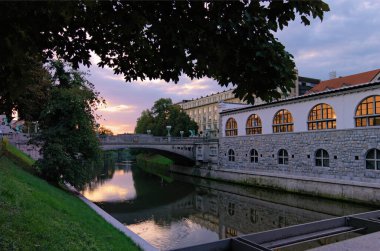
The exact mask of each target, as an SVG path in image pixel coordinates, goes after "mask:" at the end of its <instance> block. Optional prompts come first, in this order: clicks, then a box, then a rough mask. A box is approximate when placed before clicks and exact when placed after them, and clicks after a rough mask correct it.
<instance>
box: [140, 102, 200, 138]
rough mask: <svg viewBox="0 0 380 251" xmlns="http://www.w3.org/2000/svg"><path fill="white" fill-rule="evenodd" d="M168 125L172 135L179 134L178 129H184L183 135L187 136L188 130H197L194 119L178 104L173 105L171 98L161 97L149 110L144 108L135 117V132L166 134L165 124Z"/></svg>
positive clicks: (156, 134)
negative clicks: (148, 131)
mask: <svg viewBox="0 0 380 251" xmlns="http://www.w3.org/2000/svg"><path fill="white" fill-rule="evenodd" d="M168 125H170V126H171V130H170V134H171V135H172V136H180V131H184V134H183V135H184V136H189V135H190V133H189V130H195V131H197V130H198V125H197V123H195V121H193V120H191V118H190V117H189V116H188V115H187V114H186V113H185V112H184V111H183V110H181V107H179V106H178V105H173V103H172V100H171V99H165V98H161V99H159V100H157V101H156V102H154V105H153V107H152V108H151V109H150V110H145V111H143V112H142V113H141V116H140V117H139V118H138V119H137V123H136V128H135V132H136V133H147V130H151V133H152V134H153V135H155V136H166V135H167V134H168V131H167V129H166V126H168Z"/></svg>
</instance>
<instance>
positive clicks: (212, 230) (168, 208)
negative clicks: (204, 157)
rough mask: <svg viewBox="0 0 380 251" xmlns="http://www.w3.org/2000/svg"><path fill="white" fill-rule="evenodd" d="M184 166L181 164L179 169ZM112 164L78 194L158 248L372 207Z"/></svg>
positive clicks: (206, 240)
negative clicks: (166, 179)
mask: <svg viewBox="0 0 380 251" xmlns="http://www.w3.org/2000/svg"><path fill="white" fill-rule="evenodd" d="M184 168H186V167H184ZM174 179H175V181H174V182H171V183H165V182H163V181H162V180H161V178H158V177H156V176H153V175H150V174H146V173H144V172H143V171H141V170H140V169H139V168H138V167H135V166H134V165H133V164H131V163H125V162H124V163H116V164H114V165H113V166H112V167H111V168H109V169H108V170H105V171H104V174H102V175H101V176H99V178H98V179H97V180H96V181H95V182H93V183H92V184H91V185H90V186H89V187H88V188H87V189H86V190H84V191H83V192H82V193H83V194H84V195H85V196H86V197H87V198H88V199H90V200H92V201H94V202H96V203H97V204H98V205H99V206H101V207H102V208H103V209H104V210H105V211H107V212H108V213H110V214H111V215H112V216H114V217H115V218H116V219H118V220H119V221H120V222H122V223H124V224H125V225H126V226H127V227H128V228H130V229H131V230H132V231H134V232H135V233H137V234H138V235H140V236H141V237H142V238H144V239H146V240H147V241H148V242H150V243H151V244H152V245H154V246H155V247H157V248H159V249H164V250H165V249H173V248H179V247H186V246H191V245H196V244H201V243H206V242H210V241H216V240H219V239H224V238H228V237H232V236H236V235H241V234H248V233H252V232H259V231H264V230H269V229H274V228H279V227H284V226H290V225H294V224H300V223H306V222H311V221H316V220H321V219H326V218H331V217H335V216H341V215H348V214H353V213H358V212H364V211H370V210H374V208H370V207H366V206H361V205H358V204H350V203H343V202H336V201H332V200H323V199H316V198H314V197H308V196H297V195H294V194H287V193H280V192H274V191H270V190H264V189H258V188H253V187H245V186H237V185H231V184H225V183H220V182H214V181H210V180H205V179H196V178H191V177H186V176H180V175H176V176H174Z"/></svg>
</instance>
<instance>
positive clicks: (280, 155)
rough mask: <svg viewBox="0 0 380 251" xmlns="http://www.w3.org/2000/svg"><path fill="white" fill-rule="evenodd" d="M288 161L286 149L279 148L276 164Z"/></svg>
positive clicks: (283, 163)
mask: <svg viewBox="0 0 380 251" xmlns="http://www.w3.org/2000/svg"><path fill="white" fill-rule="evenodd" d="M288 163H289V155H288V151H286V150H285V149H280V151H278V164H280V165H287V164H288Z"/></svg>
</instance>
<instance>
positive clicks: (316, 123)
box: [307, 103, 336, 131]
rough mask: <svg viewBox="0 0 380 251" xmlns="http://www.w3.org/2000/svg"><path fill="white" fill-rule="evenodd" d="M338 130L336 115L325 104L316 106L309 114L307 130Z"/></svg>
mask: <svg viewBox="0 0 380 251" xmlns="http://www.w3.org/2000/svg"><path fill="white" fill-rule="evenodd" d="M335 128H336V115H335V111H334V109H333V108H332V107H331V106H330V105H328V104H325V103H321V104H318V105H315V106H314V107H313V108H312V109H311V110H310V112H309V117H308V121H307V129H308V130H309V131H310V130H324V129H335Z"/></svg>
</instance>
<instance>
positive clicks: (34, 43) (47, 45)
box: [0, 0, 329, 101]
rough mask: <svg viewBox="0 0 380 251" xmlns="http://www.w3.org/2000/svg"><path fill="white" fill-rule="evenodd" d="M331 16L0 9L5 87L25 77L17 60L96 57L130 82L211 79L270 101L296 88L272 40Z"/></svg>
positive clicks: (288, 4) (216, 9)
mask: <svg viewBox="0 0 380 251" xmlns="http://www.w3.org/2000/svg"><path fill="white" fill-rule="evenodd" d="M328 10H329V8H328V5H327V4H326V3H324V2H322V1H319V0H298V1H296V0H294V1H285V0H284V1H269V2H266V1H246V2H242V1H234V2H229V1H226V2H220V1H211V2H207V3H205V2H202V1H157V2H144V1H96V2H92V1H84V2H83V1H79V2H75V1H73V2H70V1H68V2H56V1H47V2H38V3H28V2H12V3H0V20H1V21H2V23H4V24H7V25H3V26H1V27H0V35H1V37H2V40H1V41H0V55H2V57H1V59H0V87H5V88H7V86H8V85H9V83H10V81H11V78H9V76H8V75H7V74H9V72H10V71H12V72H14V71H16V70H19V71H22V69H21V68H20V67H18V64H17V63H16V62H15V60H14V59H15V58H16V59H17V60H18V61H22V59H23V58H24V57H25V56H26V55H36V56H37V57H39V58H40V60H47V59H51V58H53V56H54V55H55V56H57V57H58V58H62V59H63V60H65V61H67V62H71V63H72V65H73V67H74V68H78V67H79V64H84V65H87V66H88V65H90V64H91V62H90V52H95V53H96V54H97V55H98V56H99V57H100V62H99V64H98V65H99V66H101V67H104V66H108V67H110V68H112V69H113V70H114V72H115V73H116V74H123V75H124V77H125V80H126V81H132V80H136V79H146V78H148V79H164V80H165V81H168V82H169V81H173V82H178V80H179V76H180V75H181V74H186V75H188V76H190V77H191V78H202V77H210V78H213V79H215V80H217V81H218V82H219V84H220V85H222V86H224V85H227V84H229V83H231V84H232V85H235V86H237V88H238V89H237V92H236V94H238V97H240V98H241V97H243V96H246V97H251V96H252V95H253V94H255V95H256V96H258V97H260V98H262V99H265V100H270V99H271V97H272V96H273V97H277V96H278V95H277V94H276V93H277V92H278V91H277V90H279V89H282V90H287V89H289V88H290V87H291V83H292V81H291V79H292V78H293V70H294V62H293V61H292V58H291V56H290V55H289V54H288V53H287V52H286V51H285V48H284V47H283V46H282V45H281V43H279V42H278V41H276V39H275V38H274V36H273V32H275V31H277V30H278V29H283V28H284V27H286V26H287V25H288V24H289V22H291V21H293V20H294V19H295V17H296V16H297V15H299V16H301V20H302V22H303V23H304V24H305V25H309V24H310V18H319V19H321V20H322V19H323V14H324V12H326V11H328ZM7 41H8V42H7ZM274 64H276V65H278V68H279V69H275V68H273V67H272V65H274ZM251 65H256V67H250V66H251ZM247 66H248V67H247ZM20 85H22V83H21V81H20ZM0 89H1V88H0ZM8 90H10V91H12V90H13V89H8ZM248 100H249V101H252V98H248Z"/></svg>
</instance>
